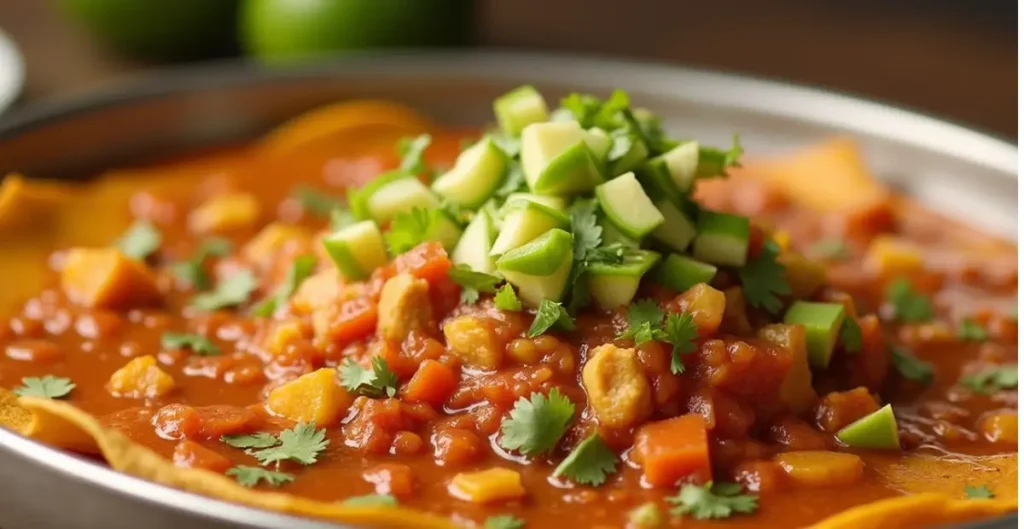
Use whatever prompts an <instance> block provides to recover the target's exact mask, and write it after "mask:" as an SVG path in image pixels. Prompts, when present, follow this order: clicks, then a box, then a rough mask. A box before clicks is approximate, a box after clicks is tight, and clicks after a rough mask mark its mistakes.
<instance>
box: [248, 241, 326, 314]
mask: <svg viewBox="0 0 1024 529" xmlns="http://www.w3.org/2000/svg"><path fill="white" fill-rule="evenodd" d="M315 269H316V256H315V255H302V256H299V257H298V258H296V259H295V261H294V262H292V264H291V266H290V267H288V273H287V275H286V276H285V278H284V283H281V285H280V286H278V287H277V290H275V291H274V293H273V294H271V295H270V296H269V297H267V298H266V299H264V300H263V301H261V302H260V303H259V305H256V307H255V308H253V310H252V312H253V314H255V315H256V316H262V317H267V316H271V315H273V314H274V312H275V311H276V310H277V308H278V307H281V306H283V305H285V304H287V303H288V298H290V297H291V296H292V294H294V293H295V291H296V290H298V289H299V286H300V285H302V282H303V281H305V280H306V279H307V278H309V276H311V275H313V270H315Z"/></svg>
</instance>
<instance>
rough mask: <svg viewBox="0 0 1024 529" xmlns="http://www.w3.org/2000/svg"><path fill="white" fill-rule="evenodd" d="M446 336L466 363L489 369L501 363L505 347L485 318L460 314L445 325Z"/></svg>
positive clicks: (452, 350) (458, 355) (446, 339)
mask: <svg viewBox="0 0 1024 529" xmlns="http://www.w3.org/2000/svg"><path fill="white" fill-rule="evenodd" d="M444 338H445V341H447V342H448V348H449V350H451V352H452V353H454V354H455V356H457V357H459V359H460V360H462V363H463V364H465V365H468V366H472V367H477V368H480V369H487V370H494V369H497V368H498V366H500V365H501V360H502V357H503V355H504V347H502V344H501V343H500V341H499V340H498V337H497V336H495V334H494V329H493V328H492V326H491V325H489V324H488V322H487V320H485V319H484V318H477V317H474V316H459V317H458V318H455V319H453V320H451V321H449V322H448V323H446V324H445V325H444Z"/></svg>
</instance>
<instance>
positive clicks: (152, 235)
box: [114, 220, 163, 259]
mask: <svg viewBox="0 0 1024 529" xmlns="http://www.w3.org/2000/svg"><path fill="white" fill-rule="evenodd" d="M162 240H163V236H162V235H161V234H160V230H158V229H156V226H154V225H153V223H152V222H149V221H146V220H138V221H135V223H133V224H132V225H131V227H129V228H128V231H126V232H124V235H122V236H121V238H120V239H118V240H117V242H115V243H114V245H115V246H117V248H118V249H119V250H121V253H123V254H125V255H127V256H128V257H131V258H133V259H145V258H147V257H149V256H150V254H152V253H153V252H155V251H157V250H158V249H160V242H161V241H162Z"/></svg>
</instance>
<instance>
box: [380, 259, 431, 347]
mask: <svg viewBox="0 0 1024 529" xmlns="http://www.w3.org/2000/svg"><path fill="white" fill-rule="evenodd" d="M429 294H430V285H429V284H428V283H427V282H426V281H425V280H423V279H416V278H415V277H413V276H412V274H398V275H397V276H395V277H392V278H391V279H389V280H388V281H387V282H386V283H384V288H383V289H382V290H381V293H380V304H379V306H378V312H379V315H378V318H377V336H379V337H381V338H384V339H385V340H394V341H402V340H404V339H405V337H406V336H408V335H409V334H410V333H412V332H413V331H416V330H421V329H426V328H428V327H429V326H430V321H431V309H430V295H429Z"/></svg>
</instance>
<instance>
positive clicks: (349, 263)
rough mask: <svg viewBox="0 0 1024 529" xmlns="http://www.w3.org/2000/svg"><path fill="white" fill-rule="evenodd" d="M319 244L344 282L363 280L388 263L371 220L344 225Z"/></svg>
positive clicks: (379, 237) (381, 236) (380, 237)
mask: <svg viewBox="0 0 1024 529" xmlns="http://www.w3.org/2000/svg"><path fill="white" fill-rule="evenodd" d="M323 244H324V249H325V250H327V255H329V256H330V257H331V259H332V260H333V261H334V264H335V266H337V267H338V271H339V272H341V275H343V276H345V279H348V280H352V281H358V280H361V279H366V278H368V277H370V273H371V272H373V271H374V270H375V269H376V268H377V267H380V266H383V265H384V264H386V263H387V262H388V253H387V250H385V248H384V236H383V235H381V233H380V229H378V228H377V224H375V223H374V222H373V221H372V220H364V221H361V222H357V223H355V224H352V225H350V226H346V227H344V228H342V229H340V230H338V231H336V232H334V233H332V234H331V235H328V236H327V237H324V240H323Z"/></svg>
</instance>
